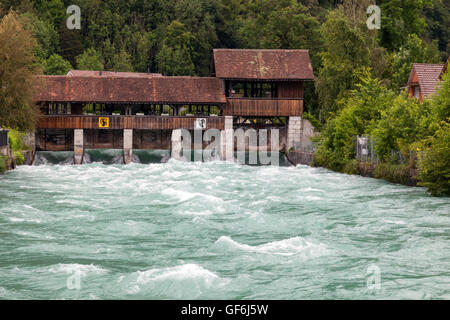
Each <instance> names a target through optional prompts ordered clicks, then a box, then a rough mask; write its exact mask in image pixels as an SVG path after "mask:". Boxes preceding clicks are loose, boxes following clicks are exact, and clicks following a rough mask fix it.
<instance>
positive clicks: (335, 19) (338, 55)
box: [316, 8, 375, 119]
mask: <svg viewBox="0 0 450 320" xmlns="http://www.w3.org/2000/svg"><path fill="white" fill-rule="evenodd" d="M347 16H348V14H346V13H345V10H344V9H343V8H340V9H337V10H333V11H330V13H329V14H328V16H327V19H326V21H325V23H324V24H323V25H322V28H321V35H322V38H323V40H324V47H325V51H324V52H322V54H321V56H322V65H323V67H322V68H321V69H320V70H319V77H318V80H317V83H316V90H317V93H318V95H319V102H320V105H321V113H320V117H321V119H327V118H329V117H330V116H333V114H335V113H336V111H338V104H337V103H336V102H337V101H338V100H339V99H341V98H343V97H345V96H346V95H347V94H348V92H349V90H351V89H354V88H355V84H356V83H357V82H358V74H359V73H361V72H362V70H364V68H366V67H369V66H370V65H371V51H372V49H373V48H374V47H375V43H374V34H371V33H370V30H368V29H367V26H366V25H365V20H363V19H362V16H363V15H361V14H360V15H359V17H360V18H357V19H355V20H354V21H352V20H351V19H349V18H348V17H347ZM363 21H364V22H363Z"/></svg>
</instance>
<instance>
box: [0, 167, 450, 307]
mask: <svg viewBox="0 0 450 320" xmlns="http://www.w3.org/2000/svg"><path fill="white" fill-rule="evenodd" d="M449 213H450V200H449V198H433V197H431V196H429V195H428V194H427V192H426V190H425V189H423V188H412V187H406V186H401V185H395V184H391V183H388V182H385V181H382V180H375V179H370V178H363V177H359V176H350V175H344V174H339V173H334V172H331V171H328V170H326V169H321V168H311V167H307V166H297V167H293V166H290V167H289V166H282V167H275V166H243V165H239V164H236V163H226V162H220V161H212V162H204V163H201V162H195V163H194V162H180V161H175V160H169V161H168V162H167V163H149V164H138V163H133V164H130V165H126V166H124V165H118V164H110V165H106V164H103V163H99V162H95V161H94V162H93V163H91V164H87V165H82V166H71V165H51V164H47V165H39V166H29V167H28V166H22V167H19V168H18V169H17V170H14V171H10V172H8V173H6V174H5V175H3V176H0V298H1V299H450V216H449Z"/></svg>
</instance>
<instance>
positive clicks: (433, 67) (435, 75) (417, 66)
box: [408, 63, 444, 97]
mask: <svg viewBox="0 0 450 320" xmlns="http://www.w3.org/2000/svg"><path fill="white" fill-rule="evenodd" d="M443 67H444V65H443V64H427V63H414V64H413V66H412V69H411V73H410V75H409V80H408V85H411V84H413V83H414V81H413V79H414V75H417V80H418V84H419V87H420V90H421V92H422V95H423V96H424V97H428V96H430V95H432V94H433V93H435V92H436V86H437V84H438V82H439V76H440V74H441V72H442V69H443Z"/></svg>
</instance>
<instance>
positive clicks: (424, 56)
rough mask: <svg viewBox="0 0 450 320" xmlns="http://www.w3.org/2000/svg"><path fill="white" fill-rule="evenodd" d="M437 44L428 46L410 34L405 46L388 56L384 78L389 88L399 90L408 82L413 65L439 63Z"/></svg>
mask: <svg viewBox="0 0 450 320" xmlns="http://www.w3.org/2000/svg"><path fill="white" fill-rule="evenodd" d="M440 62H441V61H440V58H439V51H438V48H437V43H436V42H433V43H430V44H428V43H427V42H425V41H424V40H422V39H420V38H419V37H418V36H417V35H416V34H410V35H409V36H408V38H407V41H406V44H405V45H404V46H402V47H400V49H399V50H398V51H396V52H394V53H391V54H390V55H388V64H389V67H388V68H387V70H386V74H385V76H386V77H387V78H388V79H390V88H392V89H393V90H400V88H401V87H403V86H405V85H406V83H407V82H408V78H409V74H410V72H411V68H412V65H413V63H440Z"/></svg>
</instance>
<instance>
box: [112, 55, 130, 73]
mask: <svg viewBox="0 0 450 320" xmlns="http://www.w3.org/2000/svg"><path fill="white" fill-rule="evenodd" d="M110 70H111V71H124V72H126V71H128V72H132V71H134V70H133V65H132V64H131V56H130V54H129V53H128V52H126V51H125V50H121V51H120V52H119V53H116V54H115V55H114V56H113V59H112V67H111V69H110Z"/></svg>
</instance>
